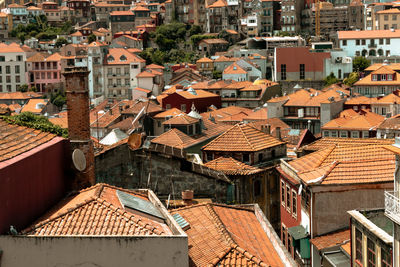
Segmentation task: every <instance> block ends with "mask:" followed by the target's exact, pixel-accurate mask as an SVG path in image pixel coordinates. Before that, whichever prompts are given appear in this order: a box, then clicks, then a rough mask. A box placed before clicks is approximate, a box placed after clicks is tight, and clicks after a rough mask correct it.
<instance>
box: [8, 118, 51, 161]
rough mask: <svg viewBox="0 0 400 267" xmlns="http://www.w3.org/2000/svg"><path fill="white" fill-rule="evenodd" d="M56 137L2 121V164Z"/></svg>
mask: <svg viewBox="0 0 400 267" xmlns="http://www.w3.org/2000/svg"><path fill="white" fill-rule="evenodd" d="M56 137H57V136H56V135H54V134H51V133H47V132H41V131H39V130H35V129H31V128H27V127H23V126H18V125H14V124H8V123H7V122H5V121H3V120H0V162H1V161H4V160H7V159H11V158H13V157H15V156H18V155H20V154H22V153H25V152H28V151H29V150H31V149H33V148H35V147H38V146H40V145H42V144H45V143H47V142H49V141H50V140H52V139H53V138H56Z"/></svg>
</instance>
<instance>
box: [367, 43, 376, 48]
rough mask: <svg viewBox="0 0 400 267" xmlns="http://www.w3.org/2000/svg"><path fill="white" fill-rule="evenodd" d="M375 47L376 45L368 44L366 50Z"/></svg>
mask: <svg viewBox="0 0 400 267" xmlns="http://www.w3.org/2000/svg"><path fill="white" fill-rule="evenodd" d="M376 47H377V46H376V44H369V45H368V48H376Z"/></svg>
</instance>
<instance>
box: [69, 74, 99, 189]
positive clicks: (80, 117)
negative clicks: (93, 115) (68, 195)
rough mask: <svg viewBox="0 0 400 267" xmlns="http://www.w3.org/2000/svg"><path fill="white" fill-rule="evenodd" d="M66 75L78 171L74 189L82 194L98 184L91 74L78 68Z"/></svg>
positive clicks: (71, 139)
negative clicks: (89, 85)
mask: <svg viewBox="0 0 400 267" xmlns="http://www.w3.org/2000/svg"><path fill="white" fill-rule="evenodd" d="M62 74H63V75H64V77H65V88H66V95H67V107H68V135H69V139H70V144H71V152H72V153H73V155H72V157H73V163H74V164H73V165H74V168H73V169H74V170H75V173H74V174H75V176H74V180H73V181H72V185H71V189H72V190H76V191H78V190H81V189H83V188H86V187H88V186H91V185H94V183H95V172H94V152H93V143H92V140H91V138H90V119H89V90H88V74H89V71H88V70H87V68H86V67H74V68H66V69H65V71H64V72H63V73H62ZM76 152H79V153H76ZM82 152H83V155H82ZM74 154H75V155H74ZM76 154H78V155H76ZM79 155H82V156H80V157H79ZM76 156H78V157H76ZM83 156H84V158H83ZM77 161H78V163H77Z"/></svg>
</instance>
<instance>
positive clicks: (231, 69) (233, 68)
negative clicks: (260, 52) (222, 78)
mask: <svg viewBox="0 0 400 267" xmlns="http://www.w3.org/2000/svg"><path fill="white" fill-rule="evenodd" d="M222 73H223V74H247V71H245V70H244V69H243V68H242V67H240V66H239V65H238V64H236V62H235V63H233V64H231V65H229V66H228V67H226V68H225V69H224V71H223V72H222Z"/></svg>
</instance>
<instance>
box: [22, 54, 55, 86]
mask: <svg viewBox="0 0 400 267" xmlns="http://www.w3.org/2000/svg"><path fill="white" fill-rule="evenodd" d="M26 70H27V73H26V81H27V84H28V86H29V87H30V88H32V87H35V88H36V89H37V90H38V91H39V92H49V91H52V90H53V89H60V88H61V87H62V84H61V81H62V76H61V55H60V54H59V53H54V54H52V55H49V54H45V53H39V52H38V53H36V54H35V55H33V56H31V57H29V58H28V59H27V60H26Z"/></svg>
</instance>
